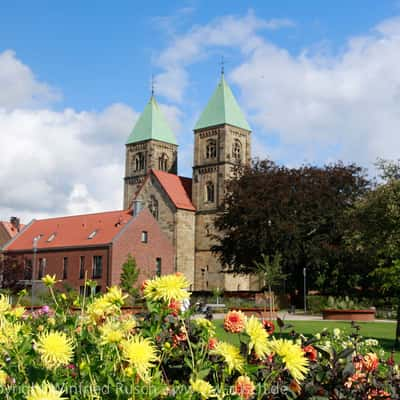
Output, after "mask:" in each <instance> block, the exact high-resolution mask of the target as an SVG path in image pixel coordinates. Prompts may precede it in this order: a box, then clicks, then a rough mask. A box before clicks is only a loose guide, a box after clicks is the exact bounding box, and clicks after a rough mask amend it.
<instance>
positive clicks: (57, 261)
mask: <svg viewBox="0 0 400 400" xmlns="http://www.w3.org/2000/svg"><path fill="white" fill-rule="evenodd" d="M108 253H109V250H108V248H107V247H100V248H86V249H74V250H66V249H64V250H58V251H57V250H54V251H44V252H41V251H38V252H37V254H36V267H35V275H36V278H37V276H38V271H39V259H40V258H45V259H46V269H45V272H44V273H45V275H46V274H49V275H52V276H53V275H54V274H55V275H56V276H57V279H58V280H62V279H63V259H64V257H67V258H68V277H67V279H66V280H65V281H62V282H60V283H59V285H58V286H59V287H60V288H61V287H62V286H63V283H66V284H68V285H69V286H71V287H73V288H74V289H76V290H78V291H79V288H80V286H83V285H84V281H85V280H84V279H80V278H79V272H80V257H81V256H84V257H85V269H86V271H87V278H88V279H92V272H93V270H92V267H93V256H102V257H103V273H102V277H101V278H100V279H93V280H95V281H97V282H98V283H97V284H98V285H99V286H101V289H102V290H104V289H105V288H106V287H107V270H108V264H109V260H108ZM9 254H13V253H11V252H10V253H9ZM19 257H20V258H21V260H23V259H33V253H24V254H21V255H19Z"/></svg>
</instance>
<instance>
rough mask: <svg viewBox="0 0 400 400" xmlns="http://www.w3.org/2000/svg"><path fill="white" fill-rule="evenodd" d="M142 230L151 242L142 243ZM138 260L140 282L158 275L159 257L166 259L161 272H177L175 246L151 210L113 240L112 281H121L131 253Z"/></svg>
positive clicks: (142, 213) (136, 218)
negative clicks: (123, 269)
mask: <svg viewBox="0 0 400 400" xmlns="http://www.w3.org/2000/svg"><path fill="white" fill-rule="evenodd" d="M142 231H146V232H147V234H148V241H147V243H142V242H141V235H142ZM129 253H130V254H131V255H132V256H133V257H135V259H136V264H137V266H138V267H139V270H140V274H139V279H138V285H139V286H140V285H141V283H142V282H143V281H144V280H145V279H147V278H151V277H154V275H155V272H156V258H158V257H160V258H161V260H162V267H161V273H162V274H163V275H164V274H170V273H173V272H174V254H175V252H174V248H173V246H172V243H171V242H170V241H169V239H168V238H167V236H166V235H165V234H164V233H163V232H162V231H161V229H160V227H159V225H158V222H157V221H156V220H155V219H154V218H153V216H152V215H151V214H150V212H149V211H148V210H147V209H144V210H143V211H142V212H141V213H140V214H139V215H138V216H137V217H135V219H134V220H133V221H131V223H130V224H129V225H128V226H127V227H126V229H125V230H124V231H123V232H122V234H120V235H119V236H118V237H117V238H116V239H115V240H114V243H113V251H112V265H113V267H112V273H111V276H112V277H111V282H112V284H113V285H116V284H119V282H120V275H121V270H122V265H123V263H124V262H125V261H126V259H127V256H128V254H129Z"/></svg>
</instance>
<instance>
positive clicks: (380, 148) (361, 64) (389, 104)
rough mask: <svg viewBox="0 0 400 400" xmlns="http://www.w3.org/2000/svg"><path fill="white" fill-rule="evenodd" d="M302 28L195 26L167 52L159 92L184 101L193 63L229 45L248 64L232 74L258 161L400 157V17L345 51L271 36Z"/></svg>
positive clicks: (261, 23)
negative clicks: (283, 42) (278, 41)
mask: <svg viewBox="0 0 400 400" xmlns="http://www.w3.org/2000/svg"><path fill="white" fill-rule="evenodd" d="M293 25H294V24H293V23H292V22H291V21H289V20H269V21H265V20H262V19H260V18H258V17H257V16H256V15H255V14H254V13H252V12H249V13H248V14H247V15H245V16H244V17H235V16H226V17H220V18H217V19H215V20H214V21H211V22H210V23H209V24H206V25H202V26H200V27H199V26H196V27H193V28H192V29H190V30H189V31H188V32H186V33H184V34H180V35H179V36H178V37H176V38H175V40H174V41H173V42H172V43H171V45H169V46H168V47H167V48H166V49H165V50H164V51H163V52H162V53H161V55H160V57H159V59H158V65H160V66H162V67H163V68H164V70H163V72H162V73H161V74H160V75H161V77H162V81H161V83H162V84H161V85H160V87H159V89H158V90H159V91H160V92H161V94H164V95H165V96H166V97H167V98H169V100H170V101H175V102H181V101H182V99H183V98H184V96H186V93H185V91H187V89H188V86H189V85H190V78H189V75H188V67H189V66H190V65H191V64H194V63H198V62H200V61H202V60H204V59H205V58H207V57H208V56H209V55H210V54H215V51H216V50H217V49H219V48H220V47H224V48H226V49H227V50H230V49H231V50H238V51H239V52H240V54H241V59H242V61H241V62H240V63H239V64H238V65H236V66H235V67H234V68H232V66H231V65H230V69H231V71H232V72H231V73H230V74H229V77H228V78H229V80H230V82H231V83H234V84H235V86H236V87H237V88H239V91H238V90H236V94H239V96H238V97H239V102H240V103H241V105H242V107H243V109H244V110H245V111H246V112H247V115H248V117H249V120H250V123H251V124H252V125H253V128H254V131H255V132H254V135H253V136H254V137H255V139H256V140H255V141H254V142H255V143H258V145H257V155H258V156H261V154H260V149H262V148H265V149H266V150H267V151H268V155H272V156H275V157H279V159H280V161H283V162H286V163H290V164H292V165H293V164H294V163H300V162H304V161H306V162H319V163H323V162H330V161H333V160H337V159H342V160H344V161H349V162H352V161H355V162H358V163H361V164H362V165H364V166H371V164H372V163H373V162H374V161H375V159H376V157H378V156H379V157H385V158H398V154H399V151H398V149H399V148H400V135H399V134H398V131H399V128H400V68H399V65H400V17H396V18H392V19H388V20H385V21H382V22H381V23H380V24H378V25H377V26H376V27H373V29H371V31H370V32H368V33H365V34H363V35H360V36H358V37H351V38H349V40H348V42H347V43H346V44H345V45H343V46H341V50H340V51H339V52H336V53H333V52H332V51H330V52H329V51H327V46H326V43H325V45H324V46H322V47H321V46H320V45H317V44H315V45H313V46H311V47H310V48H304V49H303V51H301V52H300V53H299V54H293V53H290V52H289V51H288V50H287V49H285V48H282V47H278V46H277V45H274V44H272V43H271V42H270V41H269V40H268V38H267V35H268V34H267V33H265V30H267V29H273V28H276V29H278V28H280V27H285V26H287V27H289V26H293ZM263 144H264V146H262V145H263ZM265 156H267V154H265Z"/></svg>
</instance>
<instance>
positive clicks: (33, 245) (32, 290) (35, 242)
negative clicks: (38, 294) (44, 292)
mask: <svg viewBox="0 0 400 400" xmlns="http://www.w3.org/2000/svg"><path fill="white" fill-rule="evenodd" d="M39 239H40V236H35V237H34V238H33V240H32V247H33V266H32V275H31V312H33V299H34V297H35V296H34V291H35V276H36V253H37V244H38V241H39Z"/></svg>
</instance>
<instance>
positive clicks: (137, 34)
mask: <svg viewBox="0 0 400 400" xmlns="http://www.w3.org/2000/svg"><path fill="white" fill-rule="evenodd" d="M2 3H3V4H1V12H0V88H1V87H2V88H3V90H2V92H3V94H1V91H0V131H2V132H6V133H5V134H3V139H4V142H3V143H4V144H5V146H6V148H8V149H9V151H8V156H7V157H3V158H4V159H3V160H2V161H0V168H1V171H2V173H0V190H1V192H2V193H3V196H2V197H1V198H0V219H6V218H8V216H9V214H10V215H11V214H12V213H13V214H18V215H22V216H24V217H25V218H31V217H34V216H38V217H40V216H47V215H60V214H65V213H76V212H87V211H97V210H99V209H111V208H118V207H120V205H121V201H122V200H121V198H122V175H123V162H124V141H125V139H126V138H127V137H128V135H129V131H130V130H131V129H132V127H133V125H134V121H135V120H136V118H137V116H138V113H140V112H141V110H142V109H143V108H144V106H145V104H146V102H147V101H148V98H149V95H150V80H151V75H152V74H154V75H155V81H156V84H155V85H156V95H157V98H158V100H159V102H160V103H161V104H162V107H163V109H164V111H165V113H166V115H167V118H168V119H169V120H170V122H171V125H172V127H173V128H174V130H175V132H176V134H177V137H178V141H179V144H180V167H179V170H180V173H181V174H184V175H187V176H189V175H190V173H191V168H190V167H191V157H192V151H193V150H192V140H193V135H192V128H193V126H194V123H195V120H196V118H197V116H198V115H199V113H200V112H201V110H202V108H203V107H204V106H205V104H206V102H207V100H208V98H209V97H210V95H211V93H212V92H213V90H214V88H215V85H216V83H217V81H218V79H219V70H220V65H219V64H220V58H221V56H222V55H223V56H224V58H225V60H226V65H225V69H226V76H227V79H228V82H229V83H230V84H231V87H232V89H233V91H234V93H235V94H236V96H237V98H238V100H239V103H240V104H241V106H242V108H243V110H244V111H245V113H246V114H247V116H248V120H249V122H250V124H251V126H252V127H253V132H254V134H253V154H254V155H255V156H259V157H272V158H273V159H276V160H277V161H279V162H283V163H286V164H288V165H298V164H300V163H302V162H311V163H318V164H322V163H325V162H332V161H335V160H338V159H342V160H344V161H345V162H353V161H354V162H357V163H359V164H361V165H363V166H365V167H370V166H371V165H372V163H373V162H374V160H375V159H376V157H379V156H380V157H386V158H398V157H399V156H398V155H399V153H400V152H399V151H398V148H399V146H398V145H400V139H399V135H398V134H397V132H398V131H399V124H400V115H399V112H400V111H399V112H398V111H397V110H400V96H399V93H400V71H397V70H400V69H399V68H398V65H399V62H400V59H399V58H400V39H399V36H400V19H399V15H400V3H399V2H398V1H373V0H353V1H344V0H340V1H335V2H321V1H316V0H315V1H311V0H309V1H301V2H300V1H282V0H280V1H272V0H270V1H268V2H266V1H253V2H243V1H225V0H223V1H186V2H184V1H168V2H166V1H155V0H154V1H152V2H142V3H139V2H132V1H116V2H113V3H111V2H109V1H96V2H94V1H86V2H82V1H68V2H57V3H56V2H54V1H40V0H39V1H35V2H27V1H18V0H17V1H13V2H6V1H3V2H2ZM16 139H18V140H16ZM21 143H23V145H20V144H21ZM15 160H20V161H21V163H19V165H18V167H16V165H15ZM82 171H83V172H82ZM16 181H17V182H24V185H22V187H21V188H20V187H18V188H17V187H13V188H12V190H10V186H9V185H10V182H16ZM27 192H28V193H29V196H28V197H27ZM6 193H7V194H6Z"/></svg>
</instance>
